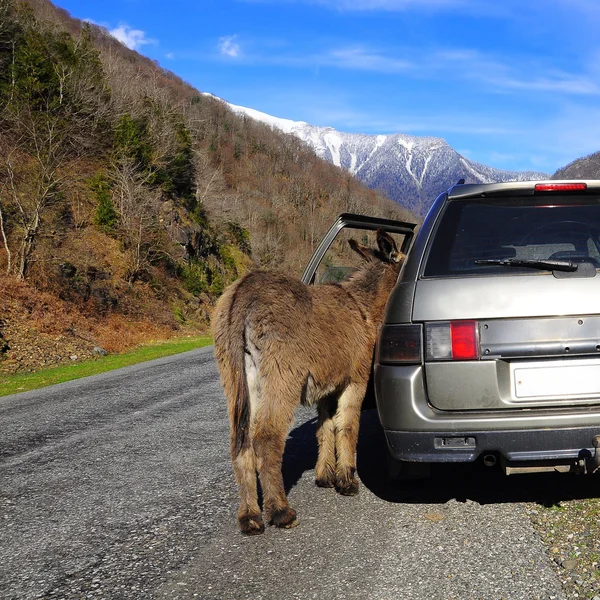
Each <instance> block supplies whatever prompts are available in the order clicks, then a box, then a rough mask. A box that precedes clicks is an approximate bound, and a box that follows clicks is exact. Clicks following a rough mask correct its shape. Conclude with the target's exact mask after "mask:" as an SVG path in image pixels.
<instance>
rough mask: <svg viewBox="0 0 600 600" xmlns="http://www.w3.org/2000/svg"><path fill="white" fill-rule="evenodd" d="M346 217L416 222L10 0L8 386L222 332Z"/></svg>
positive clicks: (260, 128)
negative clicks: (230, 315) (161, 342)
mask: <svg viewBox="0 0 600 600" xmlns="http://www.w3.org/2000/svg"><path fill="white" fill-rule="evenodd" d="M343 211H353V212H362V213H367V214H375V215H382V216H387V217H396V218H398V217H402V218H408V219H410V218H411V215H409V214H407V213H406V212H403V211H402V210H400V209H399V207H398V206H397V205H396V204H395V203H393V202H391V201H389V200H386V199H384V198H382V197H381V196H379V195H377V194H376V193H375V192H373V191H370V190H367V189H365V188H363V187H362V186H361V185H359V184H358V183H357V182H356V181H355V180H354V179H353V178H352V177H351V176H350V175H348V174H347V173H345V172H343V171H342V170H340V169H338V168H336V167H334V166H333V165H330V164H328V163H326V162H324V161H322V160H320V159H318V158H317V157H316V156H315V155H314V153H313V152H312V151H311V150H310V149H309V148H308V147H306V146H305V145H304V144H303V143H302V142H300V141H299V140H297V139H296V138H294V137H292V136H288V135H285V134H283V133H280V132H277V131H273V130H271V129H270V128H269V127H268V126H266V125H262V124H260V123H257V122H255V121H252V120H250V119H247V118H246V119H244V118H241V117H238V116H236V115H234V114H233V113H232V112H231V111H230V110H229V109H228V108H227V107H226V106H225V105H224V103H222V102H219V101H218V100H215V99H214V98H211V97H209V96H207V95H204V94H201V93H200V92H199V91H198V90H195V89H193V88H192V87H191V86H189V85H187V84H186V83H184V82H183V81H181V80H180V79H179V78H177V77H176V76H175V75H174V74H172V73H169V72H166V71H164V70H162V69H160V67H158V65H156V64H155V63H153V62H152V61H150V60H148V59H146V58H144V57H142V56H140V55H138V54H137V53H135V52H133V51H131V50H129V49H127V48H125V47H124V46H122V45H121V44H120V43H119V42H117V41H116V40H114V39H113V38H112V37H111V36H110V35H109V34H108V33H107V32H106V31H105V30H103V29H101V28H98V27H96V26H90V25H87V24H82V23H81V22H79V21H76V20H74V19H71V18H70V17H69V16H68V15H67V14H66V13H65V12H64V11H62V10H60V9H57V8H55V7H54V6H52V5H51V4H50V3H48V2H46V1H45V0H31V1H30V2H26V3H19V2H15V1H14V0H0V371H1V370H4V371H15V370H24V369H28V368H34V367H37V366H40V365H41V364H55V363H60V362H65V361H68V360H75V359H73V358H70V357H73V356H77V360H80V359H81V358H84V357H87V356H92V355H93V349H94V347H95V346H100V347H104V348H106V349H107V350H109V351H119V350H123V349H125V348H127V347H130V346H132V345H135V344H137V343H140V342H142V341H148V340H149V339H160V338H165V337H169V336H171V335H175V334H179V333H184V332H188V331H189V332H197V331H201V330H203V329H206V327H207V325H208V323H209V320H210V312H211V307H212V305H213V304H214V300H215V299H216V298H217V297H218V295H219V294H220V293H221V291H222V290H223V288H224V287H225V286H226V285H227V284H229V283H230V282H231V281H233V280H234V279H235V278H237V277H238V276H240V274H241V273H243V272H244V271H245V270H247V269H248V268H249V266H250V265H251V264H253V263H254V264H258V265H261V266H266V267H276V268H281V269H283V270H285V271H288V272H292V273H295V274H299V273H300V272H301V269H302V267H303V265H304V264H305V262H306V260H307V259H308V257H309V256H310V254H311V252H312V249H313V247H314V245H315V244H316V243H317V242H318V241H319V239H320V237H321V236H322V234H323V233H324V231H325V230H326V229H327V228H328V227H329V225H330V224H331V223H332V222H333V220H334V219H335V216H336V215H337V214H338V213H340V212H343Z"/></svg>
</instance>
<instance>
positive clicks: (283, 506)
mask: <svg viewBox="0 0 600 600" xmlns="http://www.w3.org/2000/svg"><path fill="white" fill-rule="evenodd" d="M266 387H267V386H265V388H266ZM269 397H270V398H274V397H275V398H276V404H275V406H273V404H271V405H270V406H266V404H267V402H264V403H263V406H262V407H261V416H260V418H258V419H257V421H256V429H255V432H254V439H253V445H254V451H255V452H256V459H257V467H258V474H259V477H260V484H261V487H262V492H263V505H264V510H265V518H266V520H267V522H268V523H269V525H275V526H276V527H285V528H289V527H294V526H295V525H296V524H297V523H296V511H295V510H294V509H293V508H292V507H291V506H290V505H289V502H288V499H287V496H286V494H285V487H284V484H283V474H282V472H281V466H282V462H283V451H284V449H285V440H286V438H287V434H288V431H289V429H290V426H291V424H292V421H293V417H294V409H295V405H293V404H292V402H291V398H290V402H289V403H287V402H285V399H284V398H280V397H276V396H273V395H269V394H268V392H267V389H265V390H264V398H269Z"/></svg>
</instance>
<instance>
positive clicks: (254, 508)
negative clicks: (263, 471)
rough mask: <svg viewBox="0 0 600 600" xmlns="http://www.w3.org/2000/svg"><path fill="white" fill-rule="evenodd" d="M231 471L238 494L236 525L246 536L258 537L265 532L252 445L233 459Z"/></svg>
mask: <svg viewBox="0 0 600 600" xmlns="http://www.w3.org/2000/svg"><path fill="white" fill-rule="evenodd" d="M233 471H234V473H235V479H236V481H237V484H238V490H239V494H240V507H239V509H238V524H239V527H240V531H241V532H242V533H245V534H246V535H258V534H259V533H262V532H263V531H264V530H265V524H264V523H263V519H262V514H261V510H260V506H259V505H258V490H257V482H256V455H255V454H254V448H253V447H252V444H251V445H250V446H249V447H248V448H245V449H243V450H242V451H241V452H240V453H239V454H238V455H237V457H236V458H234V459H233Z"/></svg>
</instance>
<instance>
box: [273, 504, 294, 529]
mask: <svg viewBox="0 0 600 600" xmlns="http://www.w3.org/2000/svg"><path fill="white" fill-rule="evenodd" d="M269 525H275V527H282V528H283V529H291V528H292V527H296V525H298V521H297V520H296V511H295V510H294V509H293V508H290V507H289V506H288V507H287V508H282V509H281V510H276V511H275V512H274V513H273V514H272V516H271V519H270V521H269Z"/></svg>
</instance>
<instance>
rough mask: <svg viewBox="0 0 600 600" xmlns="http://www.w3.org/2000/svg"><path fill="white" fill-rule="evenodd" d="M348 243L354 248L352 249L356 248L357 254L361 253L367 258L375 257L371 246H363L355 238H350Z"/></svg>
mask: <svg viewBox="0 0 600 600" xmlns="http://www.w3.org/2000/svg"><path fill="white" fill-rule="evenodd" d="M348 243H349V244H350V248H352V250H354V252H356V253H357V254H360V256H362V257H363V258H364V259H365V260H372V259H373V250H371V248H368V247H367V246H363V245H362V244H359V243H358V242H357V241H356V240H353V239H350V240H348Z"/></svg>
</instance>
